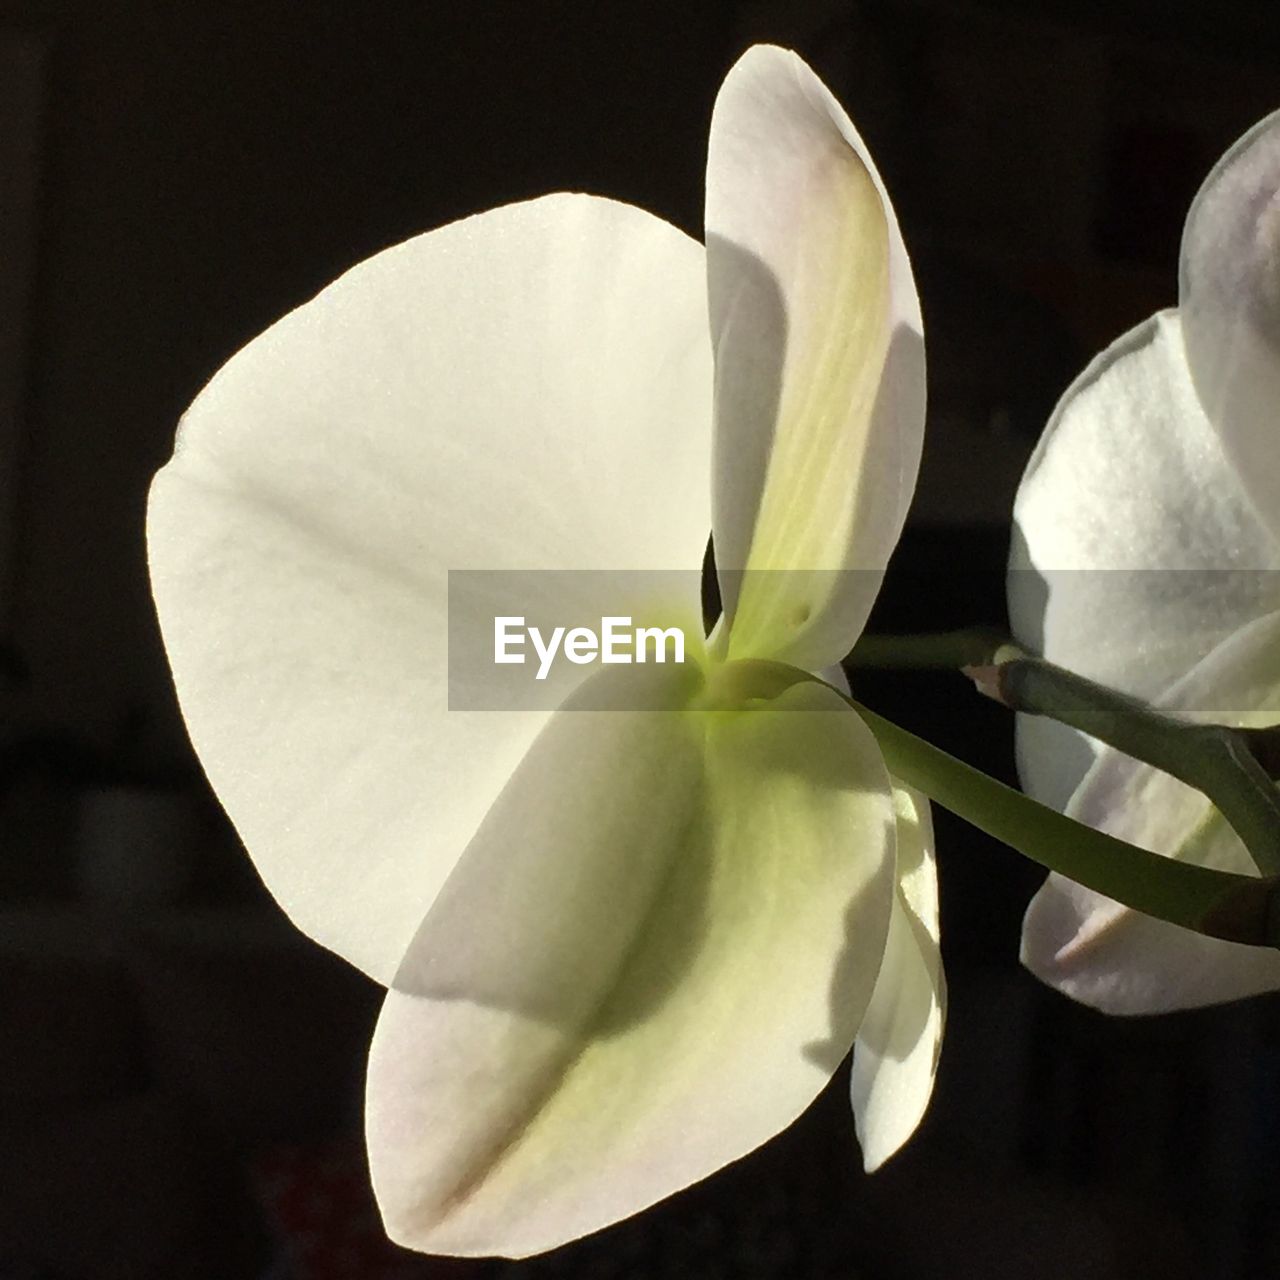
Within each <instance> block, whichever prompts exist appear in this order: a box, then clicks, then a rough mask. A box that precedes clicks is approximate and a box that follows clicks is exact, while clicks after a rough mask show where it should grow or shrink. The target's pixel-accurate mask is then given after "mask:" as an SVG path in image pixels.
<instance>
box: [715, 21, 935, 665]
mask: <svg viewBox="0 0 1280 1280" xmlns="http://www.w3.org/2000/svg"><path fill="white" fill-rule="evenodd" d="M706 225H707V269H708V276H709V285H710V297H711V323H712V331H713V335H714V343H715V360H716V404H715V413H716V436H715V496H714V504H713V505H714V516H715V548H716V559H717V564H718V566H719V568H720V571H721V573H720V578H721V592H722V596H723V599H724V602H725V610H726V615H727V616H728V617H729V618H730V619H731V620H732V626H731V628H730V631H729V649H730V653H731V654H732V655H733V656H735V657H771V658H778V659H780V660H783V661H787V662H791V663H794V664H795V665H797V666H801V667H804V668H806V669H807V670H818V669H819V668H821V667H823V666H826V665H828V664H830V663H832V662H836V661H838V660H839V659H840V658H841V657H842V656H843V655H844V654H845V653H846V652H847V651H848V650H849V649H850V648H851V647H852V644H853V641H854V640H855V639H856V638H857V636H858V634H859V632H860V631H861V629H862V626H863V624H864V623H865V621H866V618H867V614H868V612H869V611H870V608H871V603H872V601H873V600H874V598H875V594H876V591H877V590H878V588H879V583H880V578H881V575H882V573H883V570H884V567H885V565H886V564H887V562H888V559H889V554H890V552H891V551H892V549H893V546H894V544H895V543H896V541H897V538H898V534H899V532H900V531H901V528H902V522H903V519H904V518H905V515H906V510H907V505H908V503H909V502H910V500H911V494H912V491H913V489H914V487H915V479H916V471H917V468H918V465H919V461H920V446H921V440H922V434H923V428H924V343H923V337H922V329H921V321H920V305H919V301H918V299H917V296H916V291H915V284H914V282H913V279H912V275H911V266H910V263H909V262H908V260H907V254H906V250H905V248H904V247H903V244H902V237H901V236H900V234H899V232H898V224H897V220H896V218H895V217H894V213H893V208H892V206H891V205H890V203H889V198H888V196H887V194H886V193H885V190H884V185H883V183H882V182H881V181H880V177H879V175H878V174H877V173H876V170H875V166H874V165H873V164H872V162H871V157H870V156H869V155H868V153H867V149H866V147H865V146H864V144H863V142H862V140H861V138H859V136H858V134H857V132H856V131H855V130H854V128H853V126H852V125H851V124H850V123H849V119H848V117H847V116H846V115H845V113H844V111H843V110H842V109H841V108H840V105H839V104H838V103H837V102H836V101H835V99H834V98H833V97H832V96H831V94H830V93H829V92H828V91H827V90H826V88H825V87H824V86H823V85H822V83H821V82H820V81H819V80H818V79H817V77H816V76H815V75H814V74H813V72H812V71H810V70H809V68H808V67H807V66H806V65H805V64H804V63H803V62H802V61H801V60H800V59H799V58H798V57H797V56H796V55H795V54H793V53H789V52H787V51H785V50H782V49H776V48H771V47H768V46H761V47H757V48H754V49H751V50H749V51H748V52H747V53H746V54H745V55H744V56H743V57H742V59H741V60H740V61H739V62H738V63H737V65H736V66H735V67H734V68H733V69H732V70H731V71H730V72H729V75H728V77H727V79H726V80H725V82H724V85H723V86H722V87H721V90H720V95H719V97H718V98H717V100H716V107H715V114H714V115H713V117H712V122H711V144H710V155H709V158H708V162H707V211H706ZM743 570H745V571H746V573H745V575H744V574H743V573H742V571H743ZM851 571H856V572H851Z"/></svg>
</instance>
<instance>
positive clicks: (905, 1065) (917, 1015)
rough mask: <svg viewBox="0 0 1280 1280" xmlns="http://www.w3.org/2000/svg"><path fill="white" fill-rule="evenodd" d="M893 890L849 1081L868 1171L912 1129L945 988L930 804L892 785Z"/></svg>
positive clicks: (928, 1080)
mask: <svg viewBox="0 0 1280 1280" xmlns="http://www.w3.org/2000/svg"><path fill="white" fill-rule="evenodd" d="M894 804H895V806H896V808H897V815H898V891H897V893H896V895H895V897H894V906H893V916H892V919H891V920H890V922H889V937H888V941H887V943H886V946H885V955H884V962H883V964H882V965H881V966H880V976H879V977H878V978H877V979H876V989H875V993H874V994H873V995H872V997H871V1003H870V1005H868V1006H867V1013H866V1016H865V1017H864V1018H863V1020H862V1026H861V1027H860V1028H859V1030H858V1038H857V1040H856V1041H855V1042H854V1050H853V1074H852V1078H851V1081H850V1088H851V1095H852V1099H853V1114H854V1119H855V1121H856V1122H857V1128H858V1141H859V1143H861V1145H862V1160H863V1164H864V1165H865V1166H866V1168H867V1171H868V1172H870V1171H872V1170H874V1169H878V1168H879V1167H880V1165H882V1164H883V1163H884V1162H885V1161H886V1160H887V1159H888V1158H889V1157H890V1156H891V1155H893V1154H894V1152H896V1151H897V1150H898V1149H899V1148H900V1147H901V1146H902V1144H903V1143H904V1142H906V1140H907V1139H908V1138H909V1137H911V1135H912V1134H913V1133H914V1132H915V1130H916V1126H917V1125H919V1123H920V1121H921V1119H922V1118H923V1117H924V1113H925V1110H926V1109H927V1108H928V1106H929V1098H930V1096H931V1095H932V1093H933V1079H934V1075H935V1074H936V1072H937V1069H938V1055H939V1054H940V1053H941V1051H942V1027H943V1022H944V1020H945V1015H946V1003H947V997H946V983H945V979H944V977H943V972H942V954H941V952H940V950H939V948H938V878H937V872H936V870H935V867H934V846H933V822H932V820H931V818H930V815H929V802H928V800H927V799H925V797H924V796H922V795H920V794H919V792H916V791H913V790H912V789H911V788H910V787H907V786H904V785H903V784H901V783H896V782H895V784H894Z"/></svg>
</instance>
